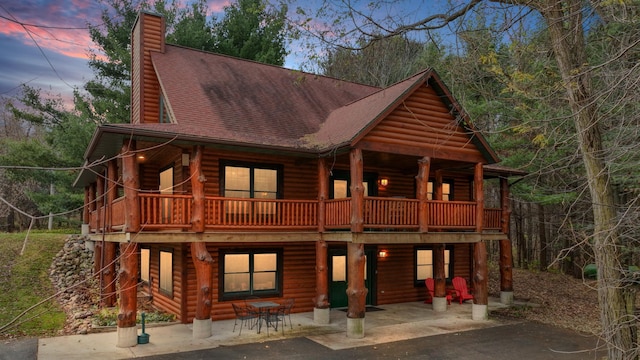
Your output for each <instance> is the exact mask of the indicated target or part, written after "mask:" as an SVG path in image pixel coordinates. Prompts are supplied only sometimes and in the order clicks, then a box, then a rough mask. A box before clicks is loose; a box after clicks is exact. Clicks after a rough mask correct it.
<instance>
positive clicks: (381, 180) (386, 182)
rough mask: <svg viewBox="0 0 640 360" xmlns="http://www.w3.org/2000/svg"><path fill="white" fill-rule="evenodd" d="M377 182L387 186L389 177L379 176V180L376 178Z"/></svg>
mask: <svg viewBox="0 0 640 360" xmlns="http://www.w3.org/2000/svg"><path fill="white" fill-rule="evenodd" d="M378 184H379V185H380V186H382V187H387V186H389V179H387V178H381V179H380V180H378Z"/></svg>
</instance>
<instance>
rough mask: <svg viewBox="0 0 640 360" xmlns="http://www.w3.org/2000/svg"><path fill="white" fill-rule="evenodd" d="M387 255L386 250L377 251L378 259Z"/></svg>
mask: <svg viewBox="0 0 640 360" xmlns="http://www.w3.org/2000/svg"><path fill="white" fill-rule="evenodd" d="M388 255H389V253H388V252H387V250H380V251H378V257H379V258H386V257H387V256H388Z"/></svg>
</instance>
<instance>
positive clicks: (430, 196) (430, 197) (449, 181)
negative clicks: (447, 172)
mask: <svg viewBox="0 0 640 360" xmlns="http://www.w3.org/2000/svg"><path fill="white" fill-rule="evenodd" d="M429 184H431V190H432V191H431V192H429ZM435 184H436V181H435V179H429V181H428V182H427V199H428V200H433V193H434V192H433V190H434V186H435ZM442 184H448V185H449V193H448V194H445V193H444V191H443V193H442V197H445V195H448V199H442V201H453V199H454V194H453V179H444V180H442Z"/></svg>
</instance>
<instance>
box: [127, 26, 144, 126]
mask: <svg viewBox="0 0 640 360" xmlns="http://www.w3.org/2000/svg"><path fill="white" fill-rule="evenodd" d="M138 21H140V19H139V20H138ZM141 30H142V29H141V26H140V24H138V25H137V26H136V28H135V29H134V31H133V32H132V34H131V43H132V47H133V48H132V49H131V94H132V95H131V119H130V121H131V123H132V124H139V123H140V95H141V91H140V89H141V86H142V84H141V79H142V77H141V76H139V75H138V74H140V73H141V71H142V60H141V59H140V57H141V55H142V50H141V43H140V42H141V36H142V31H141Z"/></svg>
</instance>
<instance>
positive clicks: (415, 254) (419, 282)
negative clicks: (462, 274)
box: [413, 245, 454, 287]
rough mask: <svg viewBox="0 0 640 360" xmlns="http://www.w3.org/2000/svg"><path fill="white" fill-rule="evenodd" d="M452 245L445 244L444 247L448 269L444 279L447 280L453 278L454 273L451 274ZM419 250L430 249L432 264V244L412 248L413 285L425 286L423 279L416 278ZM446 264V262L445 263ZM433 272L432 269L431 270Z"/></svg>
mask: <svg viewBox="0 0 640 360" xmlns="http://www.w3.org/2000/svg"><path fill="white" fill-rule="evenodd" d="M453 249H454V247H453V245H446V246H445V248H444V251H445V252H446V251H449V266H448V268H449V269H448V270H449V276H448V277H447V278H446V280H447V281H448V282H449V281H451V279H453V277H454V274H453V269H454V256H453V255H454V251H453ZM420 250H430V251H431V264H432V266H433V246H432V245H428V246H416V247H414V249H413V282H414V286H415V287H425V284H424V280H425V279H418V251H420ZM445 266H446V264H445ZM432 274H433V271H432Z"/></svg>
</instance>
